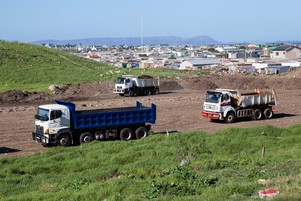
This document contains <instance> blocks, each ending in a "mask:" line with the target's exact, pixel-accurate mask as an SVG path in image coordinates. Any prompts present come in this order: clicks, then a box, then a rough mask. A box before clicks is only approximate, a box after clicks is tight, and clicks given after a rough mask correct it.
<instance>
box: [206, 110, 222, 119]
mask: <svg viewBox="0 0 301 201" xmlns="http://www.w3.org/2000/svg"><path fill="white" fill-rule="evenodd" d="M202 116H203V117H204V118H206V119H220V113H217V112H205V111H203V112H202Z"/></svg>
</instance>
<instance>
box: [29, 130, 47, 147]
mask: <svg viewBox="0 0 301 201" xmlns="http://www.w3.org/2000/svg"><path fill="white" fill-rule="evenodd" d="M32 139H33V140H34V141H36V142H38V143H42V144H49V143H50V139H49V137H48V136H45V135H44V134H40V133H37V132H32Z"/></svg>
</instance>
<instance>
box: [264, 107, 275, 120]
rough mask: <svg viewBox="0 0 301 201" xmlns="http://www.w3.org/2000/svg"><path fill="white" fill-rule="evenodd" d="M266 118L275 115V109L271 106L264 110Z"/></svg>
mask: <svg viewBox="0 0 301 201" xmlns="http://www.w3.org/2000/svg"><path fill="white" fill-rule="evenodd" d="M263 115H264V118H266V119H271V118H272V117H273V115H274V113H273V110H272V109H271V108H266V109H265V110H264V112H263Z"/></svg>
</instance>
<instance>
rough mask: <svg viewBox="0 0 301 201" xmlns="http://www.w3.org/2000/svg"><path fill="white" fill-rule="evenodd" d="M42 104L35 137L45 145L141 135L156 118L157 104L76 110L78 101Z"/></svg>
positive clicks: (139, 136) (33, 133) (132, 137)
mask: <svg viewBox="0 0 301 201" xmlns="http://www.w3.org/2000/svg"><path fill="white" fill-rule="evenodd" d="M56 103H57V104H47V105H40V106H39V107H38V110H37V114H36V115H35V131H34V132H32V137H33V140H35V141H36V142H38V143H41V144H42V145H43V146H49V145H51V144H56V145H59V146H70V145H72V144H82V143H87V142H91V141H93V140H107V139H120V140H131V139H141V138H144V137H146V136H147V133H148V131H149V130H150V128H151V124H154V123H155V121H156V105H155V104H151V107H146V106H143V105H142V104H141V103H140V102H136V106H135V107H123V108H107V109H94V110H76V109H75V104H74V103H71V102H67V101H63V100H56Z"/></svg>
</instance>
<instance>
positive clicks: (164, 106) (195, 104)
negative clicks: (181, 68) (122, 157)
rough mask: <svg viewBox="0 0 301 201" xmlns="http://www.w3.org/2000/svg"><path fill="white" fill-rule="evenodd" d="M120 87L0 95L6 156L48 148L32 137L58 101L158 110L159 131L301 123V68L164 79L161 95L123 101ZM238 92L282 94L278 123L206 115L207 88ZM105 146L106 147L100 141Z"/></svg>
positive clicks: (1, 150)
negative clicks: (42, 113) (40, 116)
mask: <svg viewBox="0 0 301 201" xmlns="http://www.w3.org/2000/svg"><path fill="white" fill-rule="evenodd" d="M113 86H114V83H113V82H102V83H86V84H78V85H67V86H65V87H64V88H57V89H56V91H55V93H54V94H47V93H33V92H31V93H29V92H21V91H17V90H13V91H8V92H4V93H1V94H0V126H1V130H0V137H1V138H0V139H1V140H0V157H9V156H21V155H26V154H32V153H35V152H40V151H43V150H45V149H49V148H45V147H43V146H42V145H41V144H37V143H35V142H34V141H33V140H32V138H31V132H32V130H33V129H34V115H35V113H36V109H37V107H38V105H40V104H44V103H53V102H54V100H55V99H64V100H70V101H73V102H74V103H76V105H77V108H78V109H93V108H108V107H124V106H133V105H135V102H136V101H140V102H141V103H142V104H143V105H146V106H149V105H150V104H151V103H154V104H156V105H157V120H156V124H155V125H153V126H152V129H153V131H155V132H165V131H175V130H176V131H180V132H182V131H195V130H196V131H204V132H208V133H210V134H211V133H214V132H216V131H219V130H222V129H225V128H228V127H230V126H235V127H249V126H255V125H266V124H268V125H273V126H278V127H288V126H290V125H294V124H298V123H301V107H300V103H301V69H298V70H294V71H291V72H290V73H288V74H282V75H273V76H266V75H264V76H243V75H240V76H229V75H227V76H216V75H209V76H206V77H201V78H193V77H191V78H187V79H176V78H174V79H162V80H161V92H160V94H158V95H154V96H138V97H120V96H118V95H116V94H113V93H112V90H113ZM215 88H232V89H240V90H242V91H251V90H254V89H255V88H259V89H264V90H269V89H276V92H277V95H278V99H279V101H280V105H279V106H277V107H276V111H275V118H273V119H270V120H260V121H254V120H245V121H238V122H236V123H234V124H226V123H213V122H210V121H209V120H207V119H203V118H202V116H201V111H202V105H203V98H204V94H205V92H206V90H207V89H215ZM99 143H101V142H99Z"/></svg>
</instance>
